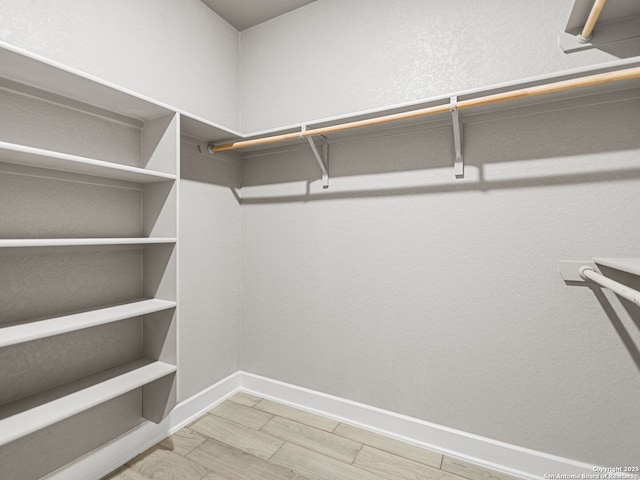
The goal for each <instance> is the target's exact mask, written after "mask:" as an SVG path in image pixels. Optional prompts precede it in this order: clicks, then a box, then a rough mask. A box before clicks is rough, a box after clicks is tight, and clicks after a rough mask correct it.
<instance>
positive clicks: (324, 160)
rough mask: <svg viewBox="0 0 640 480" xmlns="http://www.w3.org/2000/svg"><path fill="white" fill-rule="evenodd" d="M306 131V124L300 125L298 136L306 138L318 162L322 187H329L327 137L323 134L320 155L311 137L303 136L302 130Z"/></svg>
mask: <svg viewBox="0 0 640 480" xmlns="http://www.w3.org/2000/svg"><path fill="white" fill-rule="evenodd" d="M306 131H307V126H306V125H302V129H301V130H300V138H306V139H307V142H309V146H310V147H311V151H312V152H313V156H314V157H316V161H317V162H318V166H319V167H320V170H322V188H324V189H327V188H329V166H328V165H329V161H328V160H329V144H328V143H327V139H326V138H325V137H324V136H321V138H322V155H320V152H319V151H318V147H317V146H316V144H315V142H314V141H313V138H312V137H311V136H307V137H305V135H304V132H306Z"/></svg>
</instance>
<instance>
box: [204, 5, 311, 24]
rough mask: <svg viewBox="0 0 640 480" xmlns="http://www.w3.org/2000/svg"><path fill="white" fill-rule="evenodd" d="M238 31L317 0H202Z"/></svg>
mask: <svg viewBox="0 0 640 480" xmlns="http://www.w3.org/2000/svg"><path fill="white" fill-rule="evenodd" d="M201 1H202V3H204V4H205V5H206V6H207V7H209V8H210V9H211V10H213V11H214V12H216V13H217V14H218V15H220V16H221V17H222V18H224V19H225V20H226V21H227V22H229V23H230V24H231V25H233V26H234V27H235V28H236V29H237V30H238V31H242V30H245V29H247V28H249V27H253V26H254V25H258V24H259V23H262V22H266V21H267V20H271V19H272V18H275V17H278V16H280V15H282V14H285V13H287V12H290V11H291V10H295V9H296V8H300V7H302V6H304V5H307V4H308V3H312V2H315V0H201Z"/></svg>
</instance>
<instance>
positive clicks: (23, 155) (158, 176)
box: [0, 142, 176, 183]
mask: <svg viewBox="0 0 640 480" xmlns="http://www.w3.org/2000/svg"><path fill="white" fill-rule="evenodd" d="M0 162H6V163H13V164H17V165H26V166H29V167H38V168H46V169H50V170H59V171H63V172H73V173H80V174H83V175H92V176H95V177H104V178H112V179H115V180H124V181H127V182H136V183H156V182H166V181H169V180H175V179H176V176H175V175H173V174H170V173H163V172H155V171H151V170H145V169H144V168H138V167H130V166H128V165H119V164H117V163H111V162H105V161H103V160H95V159H93V158H87V157H79V156H77V155H70V154H67V153H61V152H54V151H51V150H43V149H40V148H34V147H28V146H26V145H18V144H15V143H7V142H0Z"/></svg>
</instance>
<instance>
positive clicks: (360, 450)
mask: <svg viewBox="0 0 640 480" xmlns="http://www.w3.org/2000/svg"><path fill="white" fill-rule="evenodd" d="M363 448H364V443H362V444H360V449H359V450H358V453H356V456H355V457H354V459H353V462H351V465H353V466H354V467H355V465H354V464H355V463H356V460H357V459H358V455H360V452H362V449H363Z"/></svg>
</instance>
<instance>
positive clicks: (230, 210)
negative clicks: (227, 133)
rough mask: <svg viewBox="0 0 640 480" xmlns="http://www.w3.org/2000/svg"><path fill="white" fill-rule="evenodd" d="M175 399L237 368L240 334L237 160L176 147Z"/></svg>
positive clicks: (192, 392)
mask: <svg viewBox="0 0 640 480" xmlns="http://www.w3.org/2000/svg"><path fill="white" fill-rule="evenodd" d="M181 152H182V159H181V170H182V180H181V181H180V338H179V345H180V346H179V349H180V357H179V358H180V360H179V362H180V363H179V368H180V380H179V381H180V396H181V400H183V399H185V398H188V397H190V396H191V395H194V394H196V393H198V392H199V391H201V390H203V389H205V388H207V387H209V386H211V385H213V384H214V383H216V382H217V381H219V380H221V379H223V378H224V377H226V376H228V375H231V374H232V373H234V372H235V371H237V370H238V368H239V366H238V349H239V334H240V204H239V203H238V200H237V198H236V197H235V196H234V190H233V189H234V188H235V187H238V186H239V183H240V169H239V164H238V163H236V162H234V161H226V160H224V159H217V160H213V159H212V158H211V157H210V156H205V155H200V154H199V153H197V151H196V149H195V147H194V146H193V145H191V144H188V143H183V144H182V145H181Z"/></svg>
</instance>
